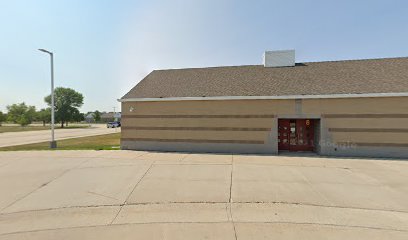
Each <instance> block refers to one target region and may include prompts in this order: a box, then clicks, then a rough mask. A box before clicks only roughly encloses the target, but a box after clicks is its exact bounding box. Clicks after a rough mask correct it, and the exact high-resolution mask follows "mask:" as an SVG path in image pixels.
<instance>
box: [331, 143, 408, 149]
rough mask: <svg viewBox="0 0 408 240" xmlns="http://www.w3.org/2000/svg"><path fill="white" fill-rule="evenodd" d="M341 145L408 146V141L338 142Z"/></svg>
mask: <svg viewBox="0 0 408 240" xmlns="http://www.w3.org/2000/svg"><path fill="white" fill-rule="evenodd" d="M337 144H339V145H355V146H359V147H407V148H408V143H363V142H338V143H337Z"/></svg>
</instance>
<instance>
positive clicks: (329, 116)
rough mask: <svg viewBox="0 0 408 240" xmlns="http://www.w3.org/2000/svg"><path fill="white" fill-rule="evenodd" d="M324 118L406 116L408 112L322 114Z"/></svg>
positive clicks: (407, 116)
mask: <svg viewBox="0 0 408 240" xmlns="http://www.w3.org/2000/svg"><path fill="white" fill-rule="evenodd" d="M322 117H324V118H408V114H322Z"/></svg>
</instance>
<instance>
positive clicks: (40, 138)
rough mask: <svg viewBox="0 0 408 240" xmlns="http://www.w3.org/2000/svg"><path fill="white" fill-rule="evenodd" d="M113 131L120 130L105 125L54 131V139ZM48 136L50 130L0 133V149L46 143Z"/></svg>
mask: <svg viewBox="0 0 408 240" xmlns="http://www.w3.org/2000/svg"><path fill="white" fill-rule="evenodd" d="M115 131H117V132H120V128H118V129H116V130H115V129H112V128H106V125H105V124H95V125H92V127H90V128H71V129H56V130H55V138H56V139H57V140H61V139H68V138H77V137H87V136H94V135H102V134H108V133H114V132H115ZM50 136H51V131H50V130H41V131H27V132H6V133H0V147H9V146H16V145H24V144H30V143H38V142H47V141H50Z"/></svg>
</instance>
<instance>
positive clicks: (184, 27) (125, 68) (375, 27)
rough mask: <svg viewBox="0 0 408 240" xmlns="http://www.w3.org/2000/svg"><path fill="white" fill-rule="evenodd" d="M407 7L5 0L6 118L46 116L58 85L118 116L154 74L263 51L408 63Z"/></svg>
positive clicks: (1, 100) (0, 93) (0, 9)
mask: <svg viewBox="0 0 408 240" xmlns="http://www.w3.org/2000/svg"><path fill="white" fill-rule="evenodd" d="M407 13H408V1H403V0H400V1H393V0H383V1H376V0H354V1H349V0H342V1H338V0H336V1H331V0H324V1H323V0H321V1H320V0H319V1H313V0H308V1H306V0H304V1H303V0H299V1H283V0H282V1H272V0H270V1H262V0H260V1H256V0H254V1H232V0H224V1H223V0H197V1H194V0H168V1H167V0H160V1H159V0H150V1H135V0H134V1H127V0H123V1H120V0H117V1H114V0H110V1H108V0H98V1H97V0H93V1H91V0H89V1H83V0H59V1H52V0H25V1H21V0H13V1H10V0H0V110H2V111H4V110H5V109H6V106H7V105H9V104H12V103H17V102H23V101H24V102H26V103H27V104H29V105H35V106H36V107H37V108H41V107H45V104H44V102H43V98H44V96H45V95H47V94H49V92H50V86H49V85H50V79H49V58H48V57H47V55H45V54H43V53H41V52H39V51H38V50H37V49H38V48H46V49H49V50H51V51H54V52H55V79H56V86H64V87H70V88H74V89H75V90H77V91H79V92H81V93H83V94H84V95H85V102H84V106H83V107H82V109H81V110H82V111H92V110H96V109H98V110H102V111H112V109H113V107H119V104H118V103H117V101H116V99H118V98H120V97H121V96H122V95H124V94H125V93H126V92H127V91H128V90H129V89H130V88H131V87H133V86H134V85H135V84H136V83H137V82H139V81H140V80H141V79H142V78H143V77H144V76H145V75H147V74H148V73H149V72H150V71H152V70H153V69H167V68H184V67H205V66H220V65H247V64H260V63H261V56H262V53H263V51H264V50H278V49H296V55H297V56H296V58H297V62H302V61H325V60H340V59H361V58H382V57H401V56H402V57H404V56H408V47H407V46H408V24H407V23H408V14H407Z"/></svg>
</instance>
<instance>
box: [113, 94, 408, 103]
mask: <svg viewBox="0 0 408 240" xmlns="http://www.w3.org/2000/svg"><path fill="white" fill-rule="evenodd" d="M372 97H408V92H400V93H351V94H322V95H285V96H214V97H167V98H121V99H118V102H159V101H220V100H274V99H275V100H284V99H322V98H323V99H324V98H326V99H327V98H372Z"/></svg>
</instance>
